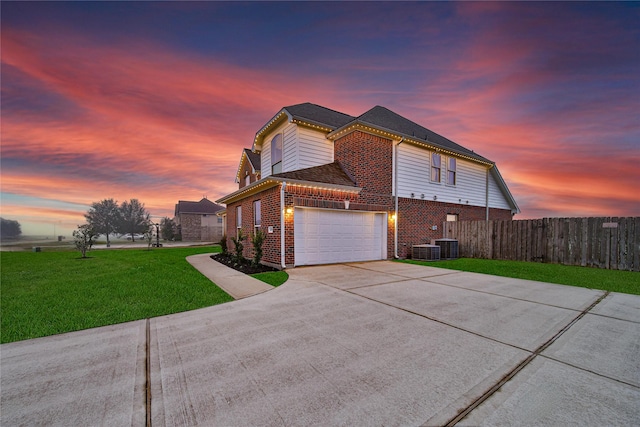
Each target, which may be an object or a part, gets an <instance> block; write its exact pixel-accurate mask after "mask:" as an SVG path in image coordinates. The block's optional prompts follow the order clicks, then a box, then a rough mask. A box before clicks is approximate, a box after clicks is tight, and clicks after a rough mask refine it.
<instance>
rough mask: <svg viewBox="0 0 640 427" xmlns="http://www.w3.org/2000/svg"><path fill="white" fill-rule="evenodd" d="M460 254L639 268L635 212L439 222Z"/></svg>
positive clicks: (639, 236)
mask: <svg viewBox="0 0 640 427" xmlns="http://www.w3.org/2000/svg"><path fill="white" fill-rule="evenodd" d="M443 229H444V237H447V238H451V239H457V240H458V242H459V252H460V256H461V257H467V258H487V259H506V260H517V261H537V262H551V263H558V264H566V265H581V266H588V267H599V268H608V269H612V270H629V271H640V217H621V218H618V217H600V218H543V219H527V220H513V221H511V220H496V221H459V222H445V223H444V227H443Z"/></svg>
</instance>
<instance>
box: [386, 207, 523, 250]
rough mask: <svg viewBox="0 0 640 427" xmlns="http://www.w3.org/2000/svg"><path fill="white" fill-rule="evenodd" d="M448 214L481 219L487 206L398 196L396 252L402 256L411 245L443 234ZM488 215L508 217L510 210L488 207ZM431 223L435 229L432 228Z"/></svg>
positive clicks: (465, 219) (462, 219) (500, 217)
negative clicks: (443, 226) (443, 225)
mask: <svg viewBox="0 0 640 427" xmlns="http://www.w3.org/2000/svg"><path fill="white" fill-rule="evenodd" d="M447 214H457V215H458V220H460V221H472V220H475V221H477V220H484V219H485V217H486V208H485V207H482V206H469V205H460V204H454V203H442V202H435V201H430V200H422V199H407V198H404V197H401V198H400V199H399V200H398V221H399V222H398V225H399V229H398V256H399V257H400V258H405V257H406V256H407V254H410V253H411V246H413V245H419V244H424V243H430V242H431V240H432V239H439V238H442V237H443V232H444V230H443V229H442V224H443V222H444V221H446V220H447ZM489 219H511V212H510V211H508V210H504V209H489ZM434 225H435V226H437V230H432V226H434ZM392 238H393V237H392Z"/></svg>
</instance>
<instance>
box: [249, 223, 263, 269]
mask: <svg viewBox="0 0 640 427" xmlns="http://www.w3.org/2000/svg"><path fill="white" fill-rule="evenodd" d="M265 237H266V235H265V234H264V231H262V230H260V229H257V230H256V232H255V233H254V234H253V236H251V243H252V244H253V264H254V265H255V266H258V265H260V260H261V259H262V244H263V243H264V239H265Z"/></svg>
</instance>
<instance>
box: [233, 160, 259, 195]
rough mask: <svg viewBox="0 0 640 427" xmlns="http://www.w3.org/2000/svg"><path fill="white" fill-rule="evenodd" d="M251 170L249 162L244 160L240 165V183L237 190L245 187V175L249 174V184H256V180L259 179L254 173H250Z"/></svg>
mask: <svg viewBox="0 0 640 427" xmlns="http://www.w3.org/2000/svg"><path fill="white" fill-rule="evenodd" d="M251 170H252V167H251V163H250V162H249V160H246V161H245V162H244V164H243V165H242V170H241V171H240V177H239V180H240V182H239V183H238V189H240V188H242V187H245V186H246V184H245V179H246V176H247V174H249V176H250V177H251V178H250V182H249V184H252V183H254V182H256V181H257V180H258V179H260V178H259V177H258V176H257V175H256V174H255V173H251Z"/></svg>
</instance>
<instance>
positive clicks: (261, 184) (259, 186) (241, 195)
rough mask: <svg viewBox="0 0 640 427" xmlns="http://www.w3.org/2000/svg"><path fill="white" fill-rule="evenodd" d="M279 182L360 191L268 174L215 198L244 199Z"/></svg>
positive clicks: (229, 200)
mask: <svg viewBox="0 0 640 427" xmlns="http://www.w3.org/2000/svg"><path fill="white" fill-rule="evenodd" d="M281 183H286V184H287V185H296V186H299V187H306V188H316V189H320V190H333V191H344V192H347V193H356V194H357V193H360V191H362V188H361V187H354V186H350V185H340V184H329V183H326V182H315V181H305V180H299V179H288V178H282V177H273V176H268V177H266V178H262V179H261V180H259V181H256V182H254V183H253V184H250V185H247V186H246V187H242V188H241V189H239V190H238V191H234V192H233V193H231V194H227V195H226V196H224V197H221V198H220V199H218V200H216V203H224V204H227V205H228V204H229V203H233V202H236V201H238V200H242V199H245V198H247V197H249V196H252V195H254V194H257V193H260V192H261V191H264V190H268V189H270V188H273V187H275V186H277V185H280V184H281Z"/></svg>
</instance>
